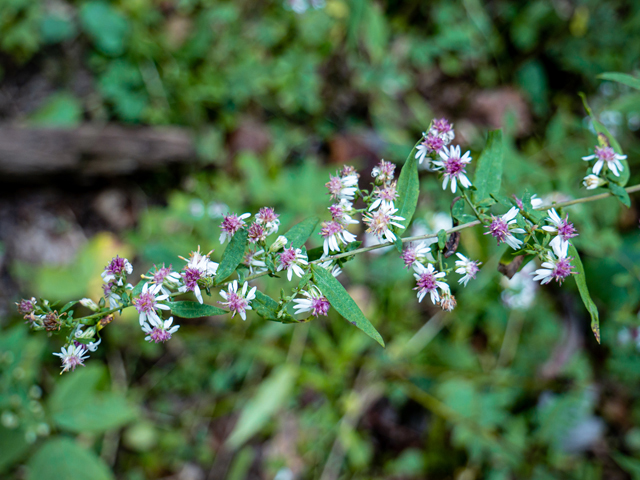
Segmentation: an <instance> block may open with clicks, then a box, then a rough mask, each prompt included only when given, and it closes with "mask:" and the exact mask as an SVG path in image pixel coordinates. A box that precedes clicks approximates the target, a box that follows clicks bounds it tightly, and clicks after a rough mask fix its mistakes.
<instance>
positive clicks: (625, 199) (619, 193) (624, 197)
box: [607, 182, 631, 208]
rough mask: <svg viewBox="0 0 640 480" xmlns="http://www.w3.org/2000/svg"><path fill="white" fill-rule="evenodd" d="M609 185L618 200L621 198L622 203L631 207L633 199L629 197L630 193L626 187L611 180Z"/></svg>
mask: <svg viewBox="0 0 640 480" xmlns="http://www.w3.org/2000/svg"><path fill="white" fill-rule="evenodd" d="M607 187H608V188H609V191H610V192H611V193H612V194H613V195H615V197H616V198H617V199H618V200H620V203H622V204H623V205H624V206H625V207H627V208H629V207H631V199H630V198H629V194H628V193H627V191H626V190H625V189H624V187H621V186H620V185H618V184H617V183H612V182H609V184H608V185H607Z"/></svg>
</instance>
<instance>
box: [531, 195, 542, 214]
mask: <svg viewBox="0 0 640 480" xmlns="http://www.w3.org/2000/svg"><path fill="white" fill-rule="evenodd" d="M543 204H544V200H542V199H541V198H538V195H536V194H533V195H531V208H533V209H534V210H535V209H536V208H538V207H541V206H542V205H543Z"/></svg>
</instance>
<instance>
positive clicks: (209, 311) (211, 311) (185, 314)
mask: <svg viewBox="0 0 640 480" xmlns="http://www.w3.org/2000/svg"><path fill="white" fill-rule="evenodd" d="M166 305H168V306H169V308H171V313H173V314H174V315H177V316H178V317H182V318H200V317H212V316H214V315H225V314H227V313H229V312H227V311H226V310H223V309H221V308H218V307H214V306H213V305H207V304H206V303H198V302H191V301H183V302H166Z"/></svg>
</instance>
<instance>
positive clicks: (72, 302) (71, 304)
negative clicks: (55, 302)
mask: <svg viewBox="0 0 640 480" xmlns="http://www.w3.org/2000/svg"><path fill="white" fill-rule="evenodd" d="M76 303H78V300H72V301H70V302H69V303H67V304H66V305H65V306H64V307H62V309H61V310H60V313H64V312H66V311H67V310H69V309H70V308H71V307H73V306H74V305H75V304H76Z"/></svg>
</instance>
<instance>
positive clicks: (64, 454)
mask: <svg viewBox="0 0 640 480" xmlns="http://www.w3.org/2000/svg"><path fill="white" fill-rule="evenodd" d="M47 478H50V479H55V480H114V479H115V477H114V476H113V474H112V473H111V471H110V470H109V468H108V467H107V465H106V464H105V463H104V462H103V461H102V460H101V459H100V458H99V457H98V456H97V455H96V454H95V453H93V452H92V451H90V450H87V449H85V448H82V447H81V446H80V445H78V443H76V442H75V441H74V440H72V439H70V438H64V437H54V438H51V439H50V440H48V441H47V442H46V443H45V444H44V445H43V446H42V447H41V448H40V450H38V451H37V452H36V453H35V455H34V456H33V457H31V459H30V460H29V470H28V474H27V480H43V479H47Z"/></svg>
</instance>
